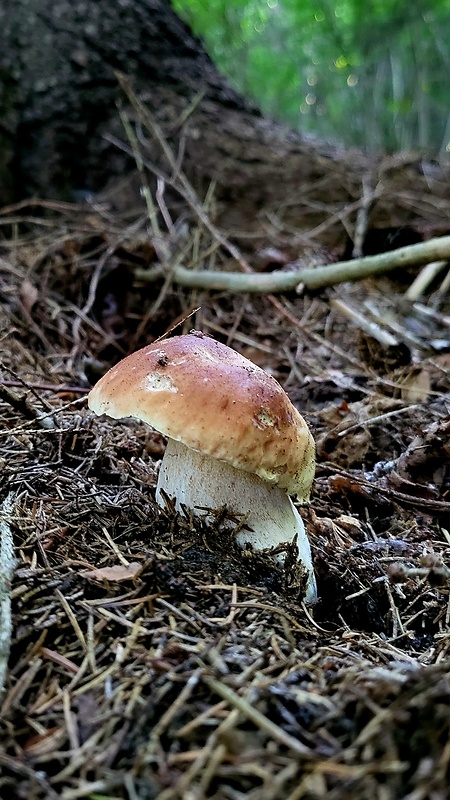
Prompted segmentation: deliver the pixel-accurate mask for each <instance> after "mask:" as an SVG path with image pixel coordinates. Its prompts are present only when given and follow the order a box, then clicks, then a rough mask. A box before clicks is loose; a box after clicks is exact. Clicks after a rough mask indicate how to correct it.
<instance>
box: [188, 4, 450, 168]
mask: <svg viewBox="0 0 450 800" xmlns="http://www.w3.org/2000/svg"><path fill="white" fill-rule="evenodd" d="M173 5H174V8H175V10H176V11H177V12H178V13H179V14H180V15H181V16H182V17H184V18H185V19H186V20H187V22H188V23H189V24H190V26H191V27H192V29H193V30H194V32H195V33H197V34H199V35H200V36H201V37H202V38H203V40H204V42H205V45H206V48H207V50H208V52H209V54H210V56H211V57H212V58H213V60H214V61H215V63H216V64H217V66H218V67H219V69H220V70H221V71H222V72H223V73H224V74H225V75H227V76H228V78H229V79H230V81H231V82H232V83H233V84H234V85H235V86H236V88H237V89H239V90H240V91H241V92H243V93H244V94H246V95H247V96H250V97H252V98H253V99H255V100H256V101H257V102H258V104H259V105H260V107H261V108H262V109H263V111H265V112H266V113H268V114H271V115H272V116H274V117H277V118H279V119H282V120H284V121H285V122H288V123H289V124H290V125H292V126H293V127H297V128H299V129H300V130H302V131H304V132H311V133H315V134H318V135H319V136H322V137H326V138H329V139H332V140H335V141H341V142H343V143H345V144H346V145H348V146H352V145H356V146H361V147H365V148H367V149H369V150H371V151H375V152H379V151H395V150H401V149H410V148H416V149H417V148H419V149H421V150H427V151H430V152H434V153H437V152H439V151H440V152H441V153H443V152H444V151H446V150H447V152H448V151H449V149H450V143H449V142H450V102H449V101H450V89H449V87H450V50H449V45H448V42H449V41H450V0H415V2H414V3H411V0H367V1H366V2H362V0H173Z"/></svg>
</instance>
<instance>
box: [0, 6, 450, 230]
mask: <svg viewBox="0 0 450 800" xmlns="http://www.w3.org/2000/svg"><path fill="white" fill-rule="evenodd" d="M0 31H1V33H0V112H1V122H0V204H6V203H8V202H12V201H14V200H17V199H21V198H23V197H28V196H31V195H38V196H41V197H47V198H57V199H69V200H73V199H77V198H79V197H81V198H82V197H84V196H85V195H86V193H91V192H93V193H98V192H99V191H101V190H102V189H104V187H105V186H108V185H110V184H111V182H114V180H115V179H117V178H118V177H121V178H123V176H126V175H129V173H130V172H131V171H132V170H133V166H134V162H133V159H132V158H131V157H130V156H129V155H126V154H125V153H124V152H122V151H121V150H120V149H118V148H117V146H116V145H115V144H113V143H111V138H110V137H111V136H113V137H114V136H116V137H119V138H121V139H122V140H124V139H126V137H125V135H124V131H123V128H122V125H121V122H120V119H119V114H118V110H117V102H118V101H119V100H120V99H121V98H122V99H123V93H122V92H121V90H120V88H119V86H118V81H117V77H116V72H117V71H119V72H122V73H123V74H125V75H127V76H129V78H130V79H131V81H132V83H133V85H134V87H135V90H136V92H137V93H138V95H139V96H140V97H141V98H143V99H144V100H145V102H146V105H147V106H148V108H149V109H150V111H151V112H152V114H154V116H155V118H156V120H157V122H158V123H159V124H160V125H161V127H162V129H163V132H164V135H165V136H166V137H167V140H168V142H169V144H170V145H171V146H172V148H173V149H174V151H175V153H180V154H181V155H182V165H183V169H184V170H185V172H186V174H187V175H188V177H189V179H190V180H191V181H192V182H193V184H194V186H195V187H196V189H197V190H198V191H199V192H200V194H202V193H203V192H204V191H205V189H206V188H207V186H208V185H209V183H210V182H211V181H214V182H215V183H216V190H215V198H216V201H217V212H216V213H217V216H216V219H217V220H218V221H219V222H220V223H221V224H223V225H225V226H226V227H227V229H228V230H229V231H237V230H239V229H240V230H241V231H242V230H247V231H249V232H251V229H252V226H253V227H255V228H256V227H257V226H259V228H260V227H261V219H259V220H257V215H258V213H259V212H260V211H261V209H264V210H265V209H266V208H267V207H268V205H270V208H271V212H272V214H275V216H276V215H278V214H279V215H280V217H282V219H283V224H288V225H291V226H293V227H294V228H295V229H297V230H301V229H304V230H305V229H306V230H311V228H314V226H315V225H317V224H321V223H323V222H324V221H325V225H326V228H327V229H328V230H329V231H333V230H334V231H335V230H336V226H334V228H333V227H332V226H328V224H327V222H326V221H327V219H328V217H329V216H330V209H331V211H333V207H334V209H335V210H337V212H336V216H337V219H338V220H339V216H340V214H341V211H340V209H342V208H343V207H345V206H346V205H349V206H351V204H354V206H355V207H354V210H353V211H352V213H351V214H350V216H348V217H347V219H346V222H345V226H347V230H348V228H349V225H350V227H351V226H353V225H357V224H359V223H358V219H357V212H358V201H359V199H360V196H361V194H362V182H363V179H365V178H367V175H368V174H369V175H370V176H371V180H372V184H373V186H374V188H375V187H376V186H377V185H379V181H380V180H381V181H383V182H384V185H389V186H390V185H392V187H393V189H394V190H395V188H396V184H395V176H396V175H397V172H396V167H395V164H394V165H391V164H389V163H388V164H387V165H386V163H385V162H383V163H382V164H381V165H380V164H378V163H377V162H376V161H374V160H371V159H369V157H367V156H365V155H363V154H362V153H356V152H343V151H340V150H338V149H336V148H334V147H331V146H329V145H326V144H323V143H319V142H317V141H315V140H313V139H311V138H306V137H303V136H301V135H300V134H298V133H296V132H294V131H291V130H289V129H288V128H286V127H285V126H283V125H281V124H278V123H276V122H274V121H272V120H270V119H268V118H265V117H264V116H262V115H261V113H260V112H259V111H258V109H257V108H256V107H255V106H254V105H253V104H252V103H251V102H249V101H247V100H245V99H243V98H242V97H241V96H240V95H239V94H238V93H237V92H236V91H235V90H234V89H233V88H232V87H231V86H230V85H229V84H228V83H227V81H226V80H225V79H224V78H223V77H222V76H221V75H220V74H219V73H218V71H217V69H216V68H215V67H214V65H213V64H212V62H211V60H210V59H209V57H208V55H207V54H206V52H205V50H204V48H203V46H202V43H201V41H200V40H199V39H198V38H196V37H195V36H193V34H192V33H191V31H190V30H189V28H188V27H187V26H186V25H185V24H184V23H183V22H182V21H181V20H180V19H179V18H178V17H177V15H176V14H175V13H174V12H173V10H172V8H171V6H170V3H169V2H168V0H114V2H111V0H95V2H94V0H90V2H89V0H14V2H11V0H0ZM107 137H109V139H108V138H107ZM143 147H144V150H145V157H146V159H148V160H149V161H150V162H152V163H153V164H157V165H158V164H160V165H161V164H164V162H163V161H161V158H162V157H161V151H160V147H159V145H158V144H157V143H156V142H154V141H151V140H148V141H146V142H145V145H143ZM400 163H401V162H400ZM164 167H165V168H166V169H167V164H164ZM401 167H402V187H403V188H406V189H407V190H412V188H414V189H416V187H417V183H418V182H419V183H420V181H422V184H423V186H424V191H428V189H429V187H430V175H429V174H427V176H425V177H424V176H423V173H422V167H421V162H420V159H414V158H413V159H410V162H409V163H408V164H407V166H406V167H404V165H403V164H402V163H401ZM393 176H394V177H393ZM443 178H444V179H445V176H443V175H442V174H441V173H440V172H438V182H439V190H438V195H440V196H441V197H443V198H444V199H445V202H447V201H448V197H447V195H448V184H446V183H445V180H444V179H443ZM433 180H434V178H433V176H432V177H431V183H433ZM130 187H131V188H130ZM442 187H444V188H442ZM137 189H138V182H136V183H135V184H133V182H130V183H129V185H128V187H124V188H123V189H122V190H121V192H120V194H117V193H116V195H115V202H116V203H122V206H123V207H125V208H128V207H129V205H130V202H132V200H133V199H135V198H136V197H137V196H138V191H137ZM130 191H131V196H130V193H129V192H130ZM433 191H436V190H435V187H434V186H433ZM376 198H377V194H376V191H375V194H374V202H373V203H372V206H371V204H370V199H369V202H368V203H366V206H367V208H368V209H369V211H370V221H371V223H372V224H378V225H383V224H384V225H386V224H390V225H405V224H408V223H417V221H418V220H419V217H420V212H418V211H417V208H416V206H415V203H414V202H409V205H408V204H406V205H405V206H403V207H402V208H400V209H399V207H398V204H396V202H395V198H394V199H393V200H392V201H391V202H390V203H389V204H388V205H387V206H386V204H384V205H383V204H382V203H380V202H378V200H377V199H376ZM333 204H334V206H333ZM302 209H303V212H302V211H301V210H302ZM305 209H307V217H306V216H305V215H304V210H305ZM262 218H263V219H264V215H263V216H262ZM361 219H362V221H363V223H364V225H363V228H364V230H365V228H366V225H365V218H361V217H360V220H359V222H361ZM345 226H344V225H338V226H337V227H338V228H339V230H340V231H341V234H344V235H346V233H345ZM446 230H447V228H445V227H444V228H443V230H439V229H436V226H434V228H433V233H439V232H446ZM363 232H364V231H363ZM325 235H326V233H324V237H325ZM333 235H334V234H333ZM324 237H322V241H324V242H325V238H324ZM419 238H420V237H419ZM408 243H409V240H406V241H404V242H398V241H397V242H396V243H395V244H394V246H398V245H400V244H408ZM326 244H327V246H330V244H331V245H333V244H335V242H334V241H333V237H331V239H330V237H329V238H328V241H327V243H326Z"/></svg>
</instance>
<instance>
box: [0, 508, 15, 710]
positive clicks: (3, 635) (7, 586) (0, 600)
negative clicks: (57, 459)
mask: <svg viewBox="0 0 450 800" xmlns="http://www.w3.org/2000/svg"><path fill="white" fill-rule="evenodd" d="M13 507H14V494H13V493H10V494H8V495H7V496H6V498H5V499H4V501H3V503H2V505H1V518H0V695H1V694H2V693H3V690H4V687H5V677H6V670H7V667H8V659H9V651H10V646H11V632H12V622H11V582H12V578H13V574H14V567H15V559H14V546H13V540H12V533H11V528H10V525H9V517H10V516H11V512H12V510H13Z"/></svg>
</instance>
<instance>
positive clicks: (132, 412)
mask: <svg viewBox="0 0 450 800" xmlns="http://www.w3.org/2000/svg"><path fill="white" fill-rule="evenodd" d="M88 403H89V408H90V409H91V410H92V411H94V412H95V413H96V414H107V415H109V416H110V417H113V418H114V419H121V418H123V417H135V418H136V419H139V420H142V421H143V422H146V423H148V424H149V425H151V426H152V427H153V428H155V429H156V430H157V431H160V433H162V434H164V436H166V437H167V438H168V443H167V447H166V451H165V454H164V458H163V460H162V462H161V466H160V470H159V477H158V483H157V487H156V499H157V502H158V503H159V504H160V505H163V502H164V500H163V493H164V492H165V493H166V494H167V495H168V496H169V497H171V498H174V500H175V507H176V508H177V509H178V510H179V509H180V508H181V506H182V505H183V506H186V507H188V508H189V509H191V510H192V511H193V513H197V514H198V513H204V511H205V509H217V508H219V507H222V506H226V507H227V508H228V510H229V512H231V514H235V515H241V514H244V515H246V518H245V519H246V527H245V529H241V530H239V532H238V533H237V534H236V540H237V542H238V544H239V545H240V546H242V547H244V546H245V545H247V544H250V545H251V546H252V547H253V549H254V550H265V549H267V548H274V547H278V546H279V545H281V544H286V543H291V542H293V540H294V537H296V542H297V547H298V551H299V561H300V562H301V563H302V565H303V567H304V568H305V569H306V570H307V571H308V579H307V586H306V596H305V599H306V601H307V602H314V601H315V600H316V599H317V590H316V582H315V578H314V572H313V567H312V560H311V549H310V545H309V541H308V538H307V535H306V532H305V528H304V525H303V520H302V518H301V516H300V514H299V513H298V511H297V509H296V507H295V506H294V504H293V502H292V500H291V499H290V497H289V495H296V496H297V498H298V500H299V502H300V503H303V502H305V501H306V500H308V498H309V492H310V489H311V484H312V481H313V478H314V469H315V447H314V440H313V438H312V436H311V433H310V431H309V428H308V426H307V424H306V422H305V420H304V419H303V417H302V416H301V415H300V414H299V412H298V411H297V409H296V408H295V407H294V406H293V405H292V403H291V401H290V400H289V398H288V396H287V394H286V393H285V392H284V390H283V389H282V388H281V386H280V384H279V383H278V382H277V381H276V380H275V379H274V378H273V377H272V376H271V375H269V374H268V373H266V372H265V371H264V370H262V369H261V368H260V367H257V366H256V365H255V364H253V363H252V362H251V361H249V360H248V359H247V358H244V356H242V355H240V354H239V353H237V352H236V351H235V350H232V349H231V348H230V347H227V346H226V345H224V344H221V343H220V342H217V341H215V340H214V339H212V338H211V337H209V336H206V335H205V334H203V333H200V332H198V331H191V333H189V334H186V335H183V336H173V337H172V338H169V339H164V340H160V341H157V342H154V343H153V344H151V345H149V346H147V347H144V348H143V349H141V350H138V351H137V352H135V353H132V355H130V356H127V358H124V359H123V360H122V361H120V362H119V364H117V365H116V366H115V367H113V368H112V369H110V370H109V372H107V373H106V374H105V375H104V376H103V377H102V378H101V379H100V380H99V382H98V383H97V384H96V385H95V386H94V388H93V389H92V390H91V392H90V393H89V397H88ZM200 509H201V512H200ZM277 557H278V558H279V559H280V560H281V559H282V558H283V556H280V555H278V556H277Z"/></svg>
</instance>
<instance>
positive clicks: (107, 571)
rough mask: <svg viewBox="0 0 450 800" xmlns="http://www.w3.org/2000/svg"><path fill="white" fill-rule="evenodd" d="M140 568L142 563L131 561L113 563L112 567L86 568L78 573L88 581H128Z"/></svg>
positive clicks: (136, 574)
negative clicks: (128, 562) (127, 562)
mask: <svg viewBox="0 0 450 800" xmlns="http://www.w3.org/2000/svg"><path fill="white" fill-rule="evenodd" d="M141 569H142V564H139V563H138V562H137V561H132V562H131V563H130V564H115V565H114V566H113V567H99V568H98V569H91V570H86V572H80V575H81V576H82V577H83V578H87V579H88V580H90V581H129V580H133V578H136V577H137V576H138V575H139V572H140V571H141Z"/></svg>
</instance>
